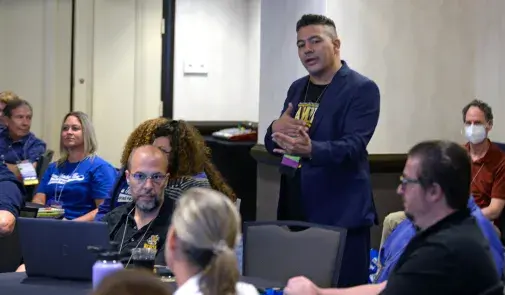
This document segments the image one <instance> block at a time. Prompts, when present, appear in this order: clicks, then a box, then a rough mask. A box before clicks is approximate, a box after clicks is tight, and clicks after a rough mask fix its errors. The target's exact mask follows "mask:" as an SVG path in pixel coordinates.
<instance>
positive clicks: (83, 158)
mask: <svg viewBox="0 0 505 295" xmlns="http://www.w3.org/2000/svg"><path fill="white" fill-rule="evenodd" d="M96 150H97V141H96V136H95V129H94V127H93V124H92V123H91V121H90V119H89V117H88V116H87V115H86V114H84V113H82V112H71V113H69V114H67V115H66V116H65V118H64V120H63V124H62V127H61V138H60V156H61V157H60V159H59V160H58V161H56V162H54V163H51V164H50V165H49V167H48V168H47V170H46V171H45V173H44V176H43V177H42V180H41V182H40V184H39V187H38V190H37V194H36V195H35V196H34V197H33V202H35V203H39V204H42V205H48V206H52V207H58V208H63V209H64V210H65V214H64V219H68V220H75V221H91V220H93V219H94V218H95V215H96V213H97V208H98V206H100V204H102V202H103V200H104V199H106V198H107V197H108V194H109V192H110V190H111V188H112V186H113V184H114V180H115V178H116V170H115V168H114V167H113V166H112V165H111V164H109V163H108V162H107V161H105V160H104V159H102V158H100V157H98V156H97V155H96Z"/></svg>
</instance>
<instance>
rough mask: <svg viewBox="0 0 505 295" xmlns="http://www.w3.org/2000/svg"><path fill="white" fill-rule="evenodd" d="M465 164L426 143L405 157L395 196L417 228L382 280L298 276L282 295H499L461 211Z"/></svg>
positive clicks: (449, 149) (467, 177)
mask: <svg viewBox="0 0 505 295" xmlns="http://www.w3.org/2000/svg"><path fill="white" fill-rule="evenodd" d="M470 182H471V161H470V158H469V156H468V153H467V151H466V150H465V149H464V148H463V147H461V146H460V145H458V144H456V143H452V142H447V141H426V142H422V143H419V144H417V145H416V146H414V147H413V148H412V149H411V150H410V151H409V154H408V158H407V163H406V164H405V168H404V170H403V175H402V182H401V184H400V185H399V186H398V194H399V195H401V196H402V198H403V205H404V207H405V213H406V215H407V217H408V218H409V219H410V220H412V222H413V223H414V224H415V225H416V226H417V227H418V228H419V229H420V231H419V232H418V233H417V234H416V236H415V237H414V238H413V239H412V240H411V241H410V242H409V244H408V245H407V247H406V249H405V251H404V252H403V254H402V255H401V256H400V258H399V259H398V262H397V264H396V266H395V268H394V269H393V271H392V273H391V275H390V276H389V279H388V281H385V282H383V283H381V284H372V285H363V286H358V287H354V288H347V289H319V288H317V287H316V286H315V285H314V284H313V283H312V282H311V281H310V280H308V279H307V278H304V277H297V278H293V279H291V280H290V281H289V282H288V285H287V286H286V288H285V290H284V293H285V294H287V295H298V294H303V295H315V294H317V295H325V294H328V295H340V294H342V295H347V294H360V295H368V294H374V295H375V294H385V295H391V294H409V295H416V294H423V295H425V294H430V295H435V294H444V295H452V294H454V295H456V294H457V295H460V294H468V295H471V294H476V295H477V294H487V295H494V294H497V295H498V294H503V286H502V284H501V281H500V278H499V276H498V274H497V271H496V267H495V265H494V263H493V260H492V258H491V254H490V252H489V244H488V241H487V239H485V238H484V236H483V234H482V232H481V230H480V229H479V226H478V225H477V222H476V221H475V219H474V218H473V217H472V216H471V215H470V211H469V210H468V208H467V203H468V198H469V196H470Z"/></svg>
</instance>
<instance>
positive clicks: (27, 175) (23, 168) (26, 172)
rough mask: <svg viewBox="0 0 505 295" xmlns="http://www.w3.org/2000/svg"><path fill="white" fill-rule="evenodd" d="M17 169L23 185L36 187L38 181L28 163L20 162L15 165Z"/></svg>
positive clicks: (35, 173) (31, 166)
mask: <svg viewBox="0 0 505 295" xmlns="http://www.w3.org/2000/svg"><path fill="white" fill-rule="evenodd" d="M16 166H17V167H18V169H19V173H20V174H21V177H22V178H23V184H24V185H37V184H39V179H38V177H37V171H35V168H34V167H33V164H32V163H30V162H21V163H18V164H16Z"/></svg>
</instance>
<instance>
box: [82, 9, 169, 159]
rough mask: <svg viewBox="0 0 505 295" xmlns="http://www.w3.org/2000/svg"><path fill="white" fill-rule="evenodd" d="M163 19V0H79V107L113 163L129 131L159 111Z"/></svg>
mask: <svg viewBox="0 0 505 295" xmlns="http://www.w3.org/2000/svg"><path fill="white" fill-rule="evenodd" d="M161 23H162V1H161V0H120V1H119V0H117V1H110V0H93V1H92V0H78V1H77V9H76V27H75V48H76V52H75V81H74V83H75V85H76V87H75V88H74V98H75V99H74V103H75V110H82V111H85V112H87V113H88V114H91V116H92V119H93V123H94V125H95V129H96V133H97V138H98V143H99V146H100V147H99V154H100V155H101V156H102V157H104V158H105V159H106V160H108V161H110V162H112V163H113V164H114V165H119V159H120V157H121V152H122V149H123V146H124V143H125V141H126V139H127V137H128V136H129V135H130V133H131V131H132V130H133V129H134V128H135V127H136V126H137V125H138V124H139V123H141V122H142V121H144V120H147V119H150V118H155V117H157V116H159V115H161V114H160V103H161V101H160V100H161V94H160V91H161ZM90 24H91V26H90ZM80 79H84V81H85V82H84V83H83V84H81V83H80Z"/></svg>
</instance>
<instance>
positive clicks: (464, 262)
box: [381, 209, 503, 295]
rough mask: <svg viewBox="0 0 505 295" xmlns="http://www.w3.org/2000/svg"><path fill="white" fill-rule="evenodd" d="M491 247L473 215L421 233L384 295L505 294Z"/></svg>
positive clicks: (466, 212) (452, 217)
mask: <svg viewBox="0 0 505 295" xmlns="http://www.w3.org/2000/svg"><path fill="white" fill-rule="evenodd" d="M500 286H501V281H500V278H499V277H498V275H497V271H496V268H495V265H494V262H493V260H492V258H491V253H490V250H489V244H488V242H487V239H486V238H485V237H484V235H483V234H482V232H481V231H480V229H479V226H478V225H477V222H476V221H475V219H474V218H473V217H472V216H471V215H470V211H469V210H467V209H465V210H461V211H457V212H455V213H453V214H451V215H449V216H447V217H446V218H444V219H442V220H441V221H439V222H438V223H436V224H435V225H433V226H431V227H429V228H428V229H426V230H424V231H421V232H419V233H418V234H417V235H416V236H415V237H414V238H413V239H412V240H411V241H410V243H409V244H408V245H407V247H406V248H405V251H404V252H403V254H402V256H400V259H399V260H398V263H397V264H396V267H395V268H394V270H393V272H392V273H391V275H390V276H389V280H388V282H387V286H386V288H385V290H384V291H383V292H382V293H381V294H383V295H396V294H398V295H400V294H401V295H404V294H409V295H416V294H419V295H428V294H429V295H436V294H440V295H452V294H455V295H456V294H457V295H465V294H468V295H474V294H475V295H477V294H484V291H487V290H493V289H496V290H497V291H496V292H497V293H485V294H487V295H494V294H503V288H502V287H500Z"/></svg>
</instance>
